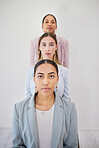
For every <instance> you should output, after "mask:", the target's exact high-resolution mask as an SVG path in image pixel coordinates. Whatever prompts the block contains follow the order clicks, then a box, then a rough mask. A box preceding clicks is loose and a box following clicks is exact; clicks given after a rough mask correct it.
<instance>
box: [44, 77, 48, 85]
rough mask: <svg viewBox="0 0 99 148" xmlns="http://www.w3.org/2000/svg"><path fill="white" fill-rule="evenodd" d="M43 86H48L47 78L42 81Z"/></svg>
mask: <svg viewBox="0 0 99 148" xmlns="http://www.w3.org/2000/svg"><path fill="white" fill-rule="evenodd" d="M43 84H44V85H48V84H49V80H48V78H47V77H45V78H44V80H43Z"/></svg>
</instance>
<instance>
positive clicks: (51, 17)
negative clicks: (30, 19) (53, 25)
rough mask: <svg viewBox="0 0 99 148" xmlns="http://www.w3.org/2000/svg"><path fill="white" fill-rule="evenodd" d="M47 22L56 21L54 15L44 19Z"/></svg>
mask: <svg viewBox="0 0 99 148" xmlns="http://www.w3.org/2000/svg"><path fill="white" fill-rule="evenodd" d="M45 20H54V21H55V18H54V17H53V16H52V15H48V16H46V18H45V19H44V21H45Z"/></svg>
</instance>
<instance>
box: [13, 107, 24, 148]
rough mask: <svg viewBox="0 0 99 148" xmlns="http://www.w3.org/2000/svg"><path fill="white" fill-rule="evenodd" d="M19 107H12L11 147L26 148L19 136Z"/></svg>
mask: <svg viewBox="0 0 99 148" xmlns="http://www.w3.org/2000/svg"><path fill="white" fill-rule="evenodd" d="M18 111H19V109H17V107H16V105H15V107H14V114H13V125H12V148H26V146H25V145H24V142H23V139H22V137H21V129H20V125H19V113H18Z"/></svg>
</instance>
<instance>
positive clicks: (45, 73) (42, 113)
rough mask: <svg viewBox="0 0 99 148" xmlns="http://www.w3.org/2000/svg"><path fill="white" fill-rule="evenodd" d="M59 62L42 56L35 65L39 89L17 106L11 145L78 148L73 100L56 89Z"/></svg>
mask: <svg viewBox="0 0 99 148" xmlns="http://www.w3.org/2000/svg"><path fill="white" fill-rule="evenodd" d="M58 80H59V76H58V67H57V64H56V63H55V62H54V61H52V60H48V59H47V60H41V61H39V62H38V63H37V64H36V65H35V67H34V82H35V85H36V89H37V93H35V95H34V96H33V97H31V98H30V99H25V100H24V101H22V102H20V103H17V104H16V105H15V108H14V117H13V130H12V148H18V147H20V148H77V145H78V137H77V113H76V108H75V105H74V103H72V102H71V101H68V100H66V99H65V98H61V97H59V96H58V94H56V93H55V92H54V88H55V86H56V85H57V83H58Z"/></svg>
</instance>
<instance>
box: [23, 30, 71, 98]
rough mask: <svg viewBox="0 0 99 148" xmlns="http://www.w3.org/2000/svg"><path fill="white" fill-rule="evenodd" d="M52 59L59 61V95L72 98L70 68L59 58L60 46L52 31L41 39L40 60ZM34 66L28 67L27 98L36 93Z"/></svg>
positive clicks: (25, 95)
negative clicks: (70, 92)
mask: <svg viewBox="0 0 99 148" xmlns="http://www.w3.org/2000/svg"><path fill="white" fill-rule="evenodd" d="M42 59H50V60H53V61H54V62H56V63H57V65H58V70H59V82H58V84H57V92H58V94H59V96H61V97H65V98H67V99H70V96H69V69H68V68H66V67H64V66H62V65H61V64H60V62H59V60H58V47H57V40H56V37H55V36H54V35H53V34H51V33H44V34H43V35H42V36H41V37H40V39H39V49H38V61H39V60H42ZM33 75H34V66H31V67H29V68H28V69H27V73H26V81H25V94H24V97H25V98H30V97H31V96H32V95H34V93H35V83H34V80H33ZM55 91H56V89H55Z"/></svg>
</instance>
